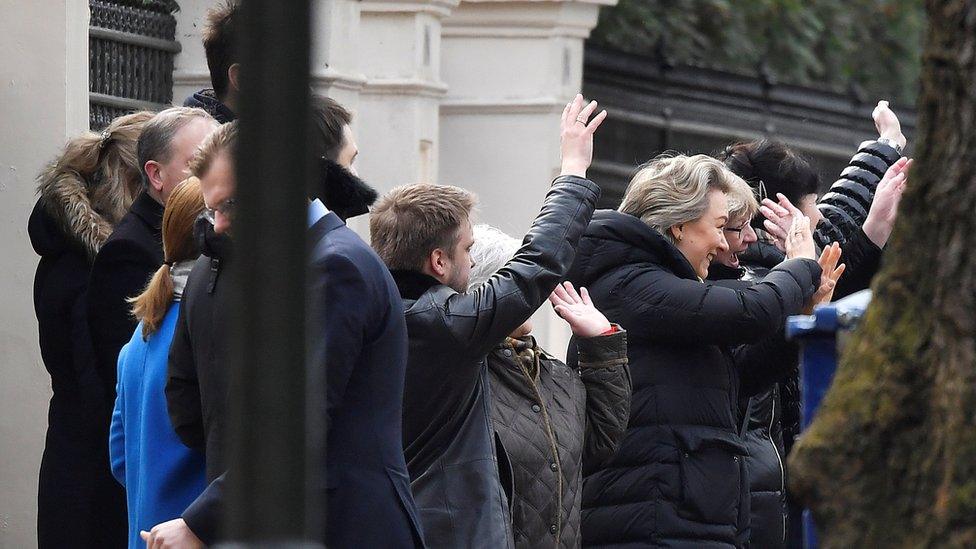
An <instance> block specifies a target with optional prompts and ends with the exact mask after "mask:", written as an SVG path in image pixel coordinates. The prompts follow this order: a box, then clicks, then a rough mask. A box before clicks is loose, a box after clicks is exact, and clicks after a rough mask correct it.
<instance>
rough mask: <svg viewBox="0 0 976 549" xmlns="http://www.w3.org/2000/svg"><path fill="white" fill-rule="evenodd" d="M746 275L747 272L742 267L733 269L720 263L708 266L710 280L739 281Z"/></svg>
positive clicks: (716, 262)
mask: <svg viewBox="0 0 976 549" xmlns="http://www.w3.org/2000/svg"><path fill="white" fill-rule="evenodd" d="M745 274H746V270H745V269H744V268H742V267H738V268H732V267H729V266H728V265H726V264H724V263H719V262H718V261H713V262H712V263H711V265H709V266H708V280H739V279H740V278H742V277H743V276H744V275H745Z"/></svg>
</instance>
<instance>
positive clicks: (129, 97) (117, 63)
mask: <svg viewBox="0 0 976 549" xmlns="http://www.w3.org/2000/svg"><path fill="white" fill-rule="evenodd" d="M88 5H89V7H90V9H91V23H90V27H89V30H88V72H89V74H88V81H89V126H90V127H91V128H92V129H93V130H94V129H101V128H103V127H105V126H106V125H107V124H108V123H109V122H111V121H112V119H113V118H115V117H117V116H119V115H122V114H125V113H127V112H131V111H135V110H143V109H146V110H153V111H158V110H161V109H164V108H166V107H168V106H169V105H170V103H171V102H172V100H173V57H174V56H175V55H176V53H178V52H179V51H180V44H179V42H177V41H176V40H175V38H176V18H175V17H173V12H175V11H176V10H177V9H179V6H177V4H176V2H173V1H160V0H90V1H89V3H88Z"/></svg>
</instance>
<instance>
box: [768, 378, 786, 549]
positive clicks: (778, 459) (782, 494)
mask: <svg viewBox="0 0 976 549" xmlns="http://www.w3.org/2000/svg"><path fill="white" fill-rule="evenodd" d="M777 392H778V391H773V397H774V398H773V399H772V401H773V410H772V413H770V414H769V430H768V431H767V434H768V435H769V444H770V445H772V447H773V452H775V453H776V462H777V463H779V485H780V497H786V469H785V468H784V467H783V458H782V457H780V455H779V448H777V447H776V442H775V441H773V422H774V421H776V401H777V400H779V399H778V395H777V394H776V393H777ZM780 515H782V513H780ZM781 532H782V533H783V535H782V541H783V543H786V516H785V515H783V528H782V530H781Z"/></svg>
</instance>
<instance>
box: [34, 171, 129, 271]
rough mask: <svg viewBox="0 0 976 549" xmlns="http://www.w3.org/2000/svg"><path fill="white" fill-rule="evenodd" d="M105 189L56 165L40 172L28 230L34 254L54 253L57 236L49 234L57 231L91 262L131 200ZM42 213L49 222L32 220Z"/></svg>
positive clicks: (118, 189) (118, 191)
mask: <svg viewBox="0 0 976 549" xmlns="http://www.w3.org/2000/svg"><path fill="white" fill-rule="evenodd" d="M109 187H110V186H109V185H98V184H92V183H90V182H88V181H86V180H85V179H84V178H83V177H82V176H81V175H80V174H78V173H77V172H75V171H70V170H63V169H60V168H59V167H58V166H57V165H56V164H52V165H50V166H48V167H47V168H46V169H45V170H44V171H43V172H41V174H40V176H38V186H37V191H38V194H40V199H39V200H38V207H37V208H35V210H34V213H33V214H32V215H31V221H30V224H29V227H28V232H29V233H30V235H31V242H32V244H33V245H34V249H35V250H36V251H37V253H38V254H40V255H47V254H49V253H52V252H54V251H55V250H53V249H51V248H52V245H53V239H56V237H57V236H58V235H57V234H53V233H55V232H60V233H61V234H60V236H61V237H63V239H64V240H65V241H66V242H67V243H68V244H69V245H71V246H73V247H75V248H76V249H78V250H80V251H81V252H82V253H84V254H85V255H86V256H87V257H88V258H89V260H92V259H94V257H95V254H97V253H98V250H99V248H101V246H102V244H103V243H104V242H105V240H106V239H107V238H108V237H109V235H110V234H112V229H113V228H114V226H115V224H116V223H117V222H118V221H119V219H121V218H122V216H123V215H125V212H126V211H127V210H128V209H129V206H130V205H131V204H132V199H133V197H132V196H129V195H128V193H127V192H126V191H125V190H124V189H122V188H114V189H113V188H109ZM42 212H43V214H46V216H47V217H48V218H49V219H47V220H40V219H35V218H36V217H37V216H39V215H42ZM52 222H53V223H52ZM52 224H53V227H52V226H51V225H52Z"/></svg>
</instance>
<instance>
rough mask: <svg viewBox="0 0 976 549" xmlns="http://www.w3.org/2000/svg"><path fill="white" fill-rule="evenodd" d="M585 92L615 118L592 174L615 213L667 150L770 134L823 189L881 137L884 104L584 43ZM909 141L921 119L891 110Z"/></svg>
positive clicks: (605, 130) (708, 150) (695, 149)
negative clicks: (641, 173) (811, 169)
mask: <svg viewBox="0 0 976 549" xmlns="http://www.w3.org/2000/svg"><path fill="white" fill-rule="evenodd" d="M583 92H584V94H586V95H587V96H588V97H591V98H593V99H597V100H599V101H600V104H601V105H600V106H601V108H606V109H607V111H609V113H610V117H609V118H608V119H607V121H606V123H604V125H603V126H601V128H600V134H599V136H598V137H599V138H598V139H597V140H596V141H595V142H594V161H593V166H592V167H591V169H590V171H591V172H592V173H593V177H594V178H596V179H597V180H598V181H599V182H600V184H601V186H602V187H603V198H602V202H601V206H603V207H616V206H617V204H618V203H619V201H620V198H621V197H622V195H623V191H624V189H625V188H626V186H627V183H628V182H629V180H630V177H631V176H632V175H633V172H634V169H635V167H636V166H637V165H638V164H640V163H642V162H644V161H646V160H649V159H650V158H652V157H654V156H656V155H657V154H660V153H662V152H664V151H669V150H674V151H678V152H684V153H704V154H715V153H718V152H720V151H721V150H722V149H724V148H725V146H726V145H727V144H729V143H732V142H734V141H737V140H742V139H754V138H757V137H770V138H774V139H778V140H781V141H783V142H785V143H787V144H789V145H791V146H792V147H794V148H796V149H797V150H800V151H802V152H803V153H805V155H806V156H808V157H809V158H810V159H811V160H812V162H813V164H814V165H815V167H816V168H817V169H818V170H819V171H820V173H821V179H822V181H823V182H824V184H825V185H829V184H830V183H831V182H833V181H834V180H835V179H836V176H837V174H839V173H840V171H841V170H842V169H843V168H844V167H845V166H846V165H847V162H848V160H850V158H851V156H852V155H853V154H854V153H855V152H856V148H857V144H858V143H859V142H860V141H862V140H865V139H872V138H874V139H876V138H877V133H876V132H875V129H874V124H873V122H872V121H871V111H872V109H873V108H874V105H875V103H876V101H877V100H878V99H885V98H881V97H878V98H869V97H865V96H864V95H863V93H861V92H860V91H859V90H858V89H856V88H852V89H850V90H847V92H846V93H845V92H841V91H837V90H829V89H819V88H815V87H804V86H795V85H791V84H785V83H779V82H776V81H775V80H774V79H772V78H770V77H769V76H768V75H767V74H764V71H762V70H757V71H756V73H755V74H752V75H742V74H735V73H731V72H724V71H720V70H715V69H712V68H706V67H695V66H687V65H675V64H672V63H670V62H669V61H668V60H667V59H666V58H663V57H661V56H640V55H634V54H628V53H623V52H618V51H613V50H609V49H605V48H602V47H599V46H594V45H591V44H587V46H586V50H585V55H584V62H583ZM893 108H894V109H895V111H896V113H898V114H899V116H900V118H901V121H902V127H903V130H904V132H905V135H907V136H908V137H909V139H911V137H912V134H913V133H914V127H915V113H914V110H913V109H911V108H907V107H905V106H897V105H896V106H894V107H893Z"/></svg>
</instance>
